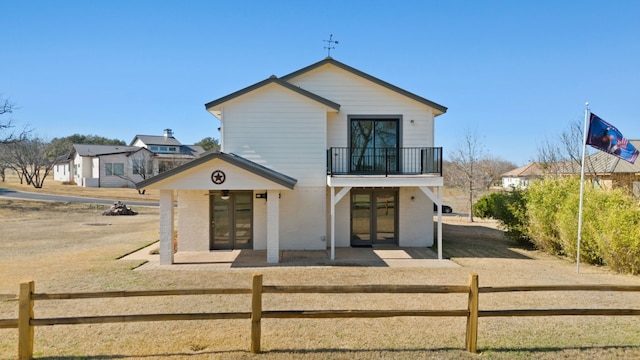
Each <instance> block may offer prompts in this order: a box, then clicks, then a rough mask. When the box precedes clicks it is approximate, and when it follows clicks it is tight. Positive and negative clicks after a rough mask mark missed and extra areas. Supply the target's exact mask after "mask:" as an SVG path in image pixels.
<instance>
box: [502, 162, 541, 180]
mask: <svg viewBox="0 0 640 360" xmlns="http://www.w3.org/2000/svg"><path fill="white" fill-rule="evenodd" d="M542 175H543V171H542V169H541V168H540V165H539V164H538V163H535V162H534V163H530V164H529V165H526V166H522V167H519V168H516V169H513V170H510V171H507V172H506V173H504V174H502V177H536V176H542Z"/></svg>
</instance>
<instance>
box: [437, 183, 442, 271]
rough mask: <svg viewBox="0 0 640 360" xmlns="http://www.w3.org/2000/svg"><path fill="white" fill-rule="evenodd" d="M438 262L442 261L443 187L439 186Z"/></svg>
mask: <svg viewBox="0 0 640 360" xmlns="http://www.w3.org/2000/svg"><path fill="white" fill-rule="evenodd" d="M438 204H440V206H438V260H442V186H438Z"/></svg>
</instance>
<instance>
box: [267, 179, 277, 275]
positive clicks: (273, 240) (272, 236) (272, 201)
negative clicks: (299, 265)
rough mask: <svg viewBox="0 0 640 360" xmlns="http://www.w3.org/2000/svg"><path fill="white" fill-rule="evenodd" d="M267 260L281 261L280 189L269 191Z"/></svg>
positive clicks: (272, 261)
mask: <svg viewBox="0 0 640 360" xmlns="http://www.w3.org/2000/svg"><path fill="white" fill-rule="evenodd" d="M267 262H268V263H270V264H277V263H278V262H280V191H275V190H268V191H267Z"/></svg>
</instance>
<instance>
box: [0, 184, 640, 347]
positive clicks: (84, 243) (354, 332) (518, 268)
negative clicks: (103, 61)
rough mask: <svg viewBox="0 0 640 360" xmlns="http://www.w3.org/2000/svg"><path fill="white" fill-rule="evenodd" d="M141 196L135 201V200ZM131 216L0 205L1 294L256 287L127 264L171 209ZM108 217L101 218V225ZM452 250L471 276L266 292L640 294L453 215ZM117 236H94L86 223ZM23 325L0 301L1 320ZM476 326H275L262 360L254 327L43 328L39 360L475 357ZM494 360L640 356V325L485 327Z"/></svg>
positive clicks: (418, 274)
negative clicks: (472, 281)
mask: <svg viewBox="0 0 640 360" xmlns="http://www.w3.org/2000/svg"><path fill="white" fill-rule="evenodd" d="M132 191H133V190H132ZM139 210H140V215H137V216H132V217H100V216H98V217H97V218H96V217H95V209H94V207H93V205H74V204H56V203H36V202H22V201H9V200H0V229H1V235H0V236H2V240H1V241H0V262H1V264H2V265H1V267H0V294H15V293H16V292H17V290H18V284H19V282H20V281H23V280H35V282H36V291H37V292H65V291H102V290H114V289H121V290H133V289H157V288H194V287H195V288H198V287H237V286H246V287H249V286H250V282H251V275H252V274H253V273H254V272H256V270H255V269H232V270H214V271H132V270H131V268H133V267H135V266H137V265H138V263H137V262H135V261H122V260H116V258H117V257H119V256H121V255H124V254H126V253H128V252H131V251H133V250H135V249H137V248H140V247H141V246H143V245H146V244H148V243H151V242H153V241H155V240H157V238H158V210H157V209H150V208H144V209H139ZM96 219H97V220H96ZM445 220H446V223H445V224H444V240H445V241H444V243H445V248H444V253H445V255H447V256H450V257H451V258H452V259H453V260H454V261H455V262H457V263H458V264H460V265H461V267H460V268H446V269H445V268H380V267H370V268H367V267H324V268H304V267H298V268H287V267H277V268H276V267H272V268H268V267H267V268H261V269H259V272H261V273H263V274H264V280H265V284H305V285H316V284H317V285H323V284H424V283H427V284H466V283H467V279H468V274H469V273H470V272H477V273H478V274H479V277H480V285H481V286H488V285H512V284H519V285H524V284H594V283H595V284H598V283H603V284H633V285H639V284H640V279H639V278H637V277H631V276H623V275H616V274H613V273H610V272H609V271H607V270H606V269H603V268H594V267H588V266H584V267H583V268H582V272H581V274H576V272H575V265H574V264H572V263H569V262H565V261H563V260H558V259H555V258H552V257H549V256H545V255H544V254H541V253H538V252H536V251H532V250H527V249H520V248H516V247H513V246H512V245H511V244H510V243H509V242H508V241H506V240H505V239H504V237H503V236H502V235H501V232H500V231H498V230H496V229H495V223H492V222H478V223H474V224H468V223H466V222H465V221H464V220H463V219H461V218H457V217H445ZM95 222H106V223H109V224H110V225H104V226H90V225H83V224H86V223H95ZM480 300H481V302H480V307H481V309H495V308H501V307H502V308H504V307H512V308H536V307H540V308H545V307H548V308H557V307H560V308H563V307H564V308H572V307H625V308H640V298H639V297H638V296H637V294H616V295H613V294H600V293H597V294H594V293H588V292H585V293H578V294H565V293H542V294H538V295H533V294H511V295H504V294H503V295H483V296H482V297H481V299H480ZM249 304H250V299H249V298H248V296H243V295H227V296H201V297H187V298H177V297H174V298H168V299H167V298H141V299H135V298H128V299H105V300H83V301H75V300H74V301H69V300H67V301H48V302H44V301H43V302H38V303H37V305H36V309H35V311H36V315H37V316H40V317H45V316H46V317H48V316H52V317H55V316H84V315H87V316H88V315H95V314H128V313H131V314H134V313H157V312H205V311H207V312H209V311H224V312H226V311H246V309H248V306H249ZM465 304H466V298H465V296H464V295H408V294H407V295H404V294H403V295H397V296H389V295H375V294H373V295H372V294H363V295H359V294H355V295H353V294H352V295H322V296H320V295H286V296H285V295H265V298H264V307H265V309H300V308H304V309H326V308H341V309H383V308H397V309H418V308H420V309H422V308H426V309H451V308H459V307H463V306H465ZM16 316H17V303H16V302H15V301H2V302H0V318H12V317H16ZM464 327H465V324H464V319H458V318H389V319H340V320H336V319H332V320H306V319H302V320H294V319H291V320H275V319H266V320H264V321H263V330H262V333H263V334H262V335H263V336H262V347H263V350H264V351H265V352H264V353H263V354H259V355H252V354H250V353H249V352H248V347H249V330H250V323H249V321H247V320H237V321H236V320H234V321H191V322H158V323H131V324H103V325H76V326H55V327H37V328H36V330H35V346H34V347H35V355H36V357H38V358H45V359H57V358H62V359H70V358H76V357H77V358H96V359H97V358H101V359H102V358H107V359H109V358H118V359H120V358H126V359H135V358H144V359H164V358H169V359H183V358H184V359H187V358H188V359H194V358H198V359H200V358H203V359H210V358H212V359H245V358H258V359H280V358H305V359H327V358H334V359H373V358H385V359H407V358H444V359H474V358H476V357H477V356H476V355H471V354H468V353H466V352H465V351H464V332H465V328H464ZM16 335H17V331H16V330H15V329H5V330H0V358H14V357H15V355H16V352H17V336H16ZM478 346H479V349H480V351H482V352H483V354H482V357H483V358H490V359H512V358H522V359H525V358H526V359H529V358H536V359H555V358H637V357H640V323H639V322H638V321H637V318H633V317H617V318H607V317H555V318H550V317H547V318H496V319H492V318H481V319H480V327H479V340H478Z"/></svg>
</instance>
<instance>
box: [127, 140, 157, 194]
mask: <svg viewBox="0 0 640 360" xmlns="http://www.w3.org/2000/svg"><path fill="white" fill-rule="evenodd" d="M155 158H156V155H155V154H154V153H152V152H151V151H149V150H147V149H146V148H142V149H140V150H138V151H136V152H135V153H133V154H131V156H129V161H131V174H126V173H125V174H123V175H118V176H119V177H120V178H122V179H125V180H128V181H130V182H131V183H132V184H135V183H136V182H139V181H142V180H145V179H148V178H150V177H152V176H154V175H157V171H156V170H155V166H154V163H155ZM144 193H145V190H140V189H138V194H140V195H143V194H144Z"/></svg>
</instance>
